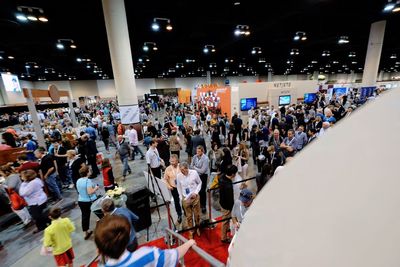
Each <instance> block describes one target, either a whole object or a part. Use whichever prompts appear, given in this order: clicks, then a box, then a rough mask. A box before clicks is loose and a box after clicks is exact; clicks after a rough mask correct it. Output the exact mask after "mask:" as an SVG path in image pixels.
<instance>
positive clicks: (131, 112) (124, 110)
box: [119, 105, 140, 124]
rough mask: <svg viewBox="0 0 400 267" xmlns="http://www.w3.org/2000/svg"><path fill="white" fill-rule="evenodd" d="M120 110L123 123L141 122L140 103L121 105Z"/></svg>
mask: <svg viewBox="0 0 400 267" xmlns="http://www.w3.org/2000/svg"><path fill="white" fill-rule="evenodd" d="M119 112H120V115H121V122H122V124H132V123H139V122H140V117H139V106H138V105H131V106H119Z"/></svg>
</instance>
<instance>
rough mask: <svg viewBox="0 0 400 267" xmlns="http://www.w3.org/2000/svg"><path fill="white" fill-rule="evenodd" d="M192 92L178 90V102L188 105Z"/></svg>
mask: <svg viewBox="0 0 400 267" xmlns="http://www.w3.org/2000/svg"><path fill="white" fill-rule="evenodd" d="M191 94H192V90H190V89H179V90H178V102H179V103H180V104H190V96H191Z"/></svg>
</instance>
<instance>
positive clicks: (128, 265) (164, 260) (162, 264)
mask: <svg viewBox="0 0 400 267" xmlns="http://www.w3.org/2000/svg"><path fill="white" fill-rule="evenodd" d="M178 260H179V255H178V250H177V249H166V250H162V249H158V248H156V247H141V248H139V249H138V250H136V251H134V252H133V253H131V252H128V251H125V252H124V253H123V254H122V255H121V257H120V258H119V259H118V260H114V259H109V260H107V263H106V265H105V267H175V266H176V265H177V264H178Z"/></svg>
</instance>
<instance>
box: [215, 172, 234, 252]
mask: <svg viewBox="0 0 400 267" xmlns="http://www.w3.org/2000/svg"><path fill="white" fill-rule="evenodd" d="M237 172H238V169H237V167H236V166H234V165H231V166H229V167H228V169H227V170H226V171H225V172H224V173H223V174H222V175H221V176H220V177H219V179H218V188H219V204H220V205H221V208H222V209H221V212H222V220H225V221H223V222H222V228H221V242H222V243H228V244H229V243H230V242H231V239H230V237H229V234H228V229H229V223H230V220H228V218H230V216H231V211H232V208H233V204H234V199H233V184H232V180H233V179H234V178H235V176H236V173H237Z"/></svg>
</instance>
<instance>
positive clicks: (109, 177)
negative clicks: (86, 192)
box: [101, 158, 117, 192]
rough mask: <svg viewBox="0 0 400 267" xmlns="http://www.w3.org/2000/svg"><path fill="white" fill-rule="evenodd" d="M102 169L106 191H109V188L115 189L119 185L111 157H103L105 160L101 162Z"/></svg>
mask: <svg viewBox="0 0 400 267" xmlns="http://www.w3.org/2000/svg"><path fill="white" fill-rule="evenodd" d="M101 171H102V173H103V186H104V191H106V192H107V191H108V190H113V189H114V188H115V187H116V186H117V183H116V182H115V178H114V173H113V170H112V166H111V163H110V159H108V158H105V159H103V162H102V163H101Z"/></svg>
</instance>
